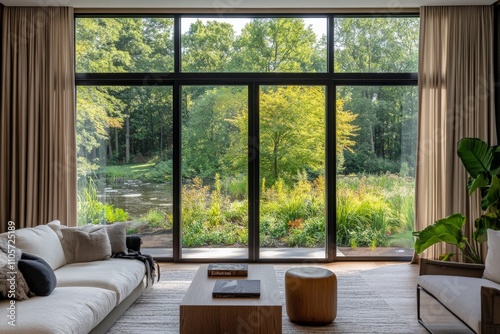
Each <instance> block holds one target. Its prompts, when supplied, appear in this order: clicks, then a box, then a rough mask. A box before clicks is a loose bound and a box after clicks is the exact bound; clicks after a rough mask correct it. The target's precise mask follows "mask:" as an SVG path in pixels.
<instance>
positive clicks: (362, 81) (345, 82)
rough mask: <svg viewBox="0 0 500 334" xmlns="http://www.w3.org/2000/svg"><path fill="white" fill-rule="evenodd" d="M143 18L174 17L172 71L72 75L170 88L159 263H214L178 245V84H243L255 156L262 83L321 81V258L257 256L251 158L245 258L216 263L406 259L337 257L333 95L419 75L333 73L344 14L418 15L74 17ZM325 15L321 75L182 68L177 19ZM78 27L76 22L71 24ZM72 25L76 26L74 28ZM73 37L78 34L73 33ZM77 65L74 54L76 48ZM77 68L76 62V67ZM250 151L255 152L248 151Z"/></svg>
mask: <svg viewBox="0 0 500 334" xmlns="http://www.w3.org/2000/svg"><path fill="white" fill-rule="evenodd" d="M85 17H92V18H106V17H109V18H116V17H124V18H146V17H162V18H173V19H174V71H173V72H168V73H161V72H145V73H75V85H76V86H142V85H145V86H171V87H172V88H173V144H174V152H173V217H174V218H173V220H174V221H173V236H174V238H173V250H172V251H173V256H172V257H158V258H157V260H161V261H174V262H193V263H200V262H213V261H214V259H206V258H200V259H191V258H189V259H186V258H182V244H181V235H182V234H181V217H180V215H181V179H182V178H181V174H182V170H181V169H182V168H181V160H182V157H181V155H182V152H181V147H182V145H181V114H182V110H181V108H182V106H181V87H182V86H184V85H202V86H204V85H207V86H208V85H210V86H223V85H240V86H241V85H243V86H247V87H248V88H247V89H248V119H249V128H248V148H249V155H250V154H255V153H254V152H257V156H258V155H259V154H258V145H257V146H256V145H255V143H258V142H259V90H260V89H259V88H260V86H261V85H322V86H325V87H326V92H327V93H326V94H327V96H326V101H325V106H326V115H325V117H326V129H325V130H326V132H325V133H326V138H325V144H326V146H325V149H326V157H325V177H326V191H325V201H326V231H325V232H326V248H325V257H324V258H321V259H319V258H318V259H311V258H273V259H268V258H266V259H261V258H259V248H260V242H259V223H260V222H259V219H260V215H259V205H260V203H259V202H260V201H259V200H260V198H259V197H260V192H259V189H260V184H259V179H260V178H259V161H258V159H255V157H253V159H249V165H248V180H249V188H248V204H249V209H248V216H249V220H248V236H249V240H248V259H245V260H242V259H217V261H220V262H262V263H266V262H268V263H271V262H273V263H276V262H280V263H293V262H298V261H300V262H315V263H322V262H334V261H339V262H340V261H409V260H411V257H407V256H370V257H367V256H359V257H358V256H357V257H351V256H346V257H337V256H336V247H337V243H336V222H335V220H336V191H335V189H336V168H335V165H336V154H335V138H336V132H335V127H336V122H335V111H336V95H337V86H367V85H370V86H417V85H418V73H416V72H414V73H345V72H343V73H336V72H334V69H333V67H334V66H333V65H334V36H333V35H334V25H333V23H334V19H335V18H337V17H338V18H345V17H353V18H359V17H419V13H418V12H415V13H398V14H390V13H384V12H380V13H369V14H367V13H355V12H353V13H339V14H336V13H325V14H315V13H311V14H309V13H308V14H281V13H276V14H247V13H241V14H220V13H215V12H214V13H199V14H196V13H186V14H157V13H151V14H143V13H141V14H120V13H116V14H110V13H106V14H78V13H77V14H75V15H74V19H75V20H76V19H78V18H85ZM183 17H196V18H214V17H217V18H250V19H252V18H281V17H282V18H326V19H327V31H326V37H327V57H326V61H327V71H326V72H322V73H312V72H308V73H289V72H287V73H264V72H262V73H253V72H241V73H231V72H222V73H221V72H211V73H190V72H182V71H181V51H182V50H181V18H183ZM75 27H76V24H75ZM75 29H76V28H75ZM75 36H76V33H75ZM75 47H76V42H75ZM75 65H76V52H75ZM75 68H76V66H75ZM252 152H253V153H252Z"/></svg>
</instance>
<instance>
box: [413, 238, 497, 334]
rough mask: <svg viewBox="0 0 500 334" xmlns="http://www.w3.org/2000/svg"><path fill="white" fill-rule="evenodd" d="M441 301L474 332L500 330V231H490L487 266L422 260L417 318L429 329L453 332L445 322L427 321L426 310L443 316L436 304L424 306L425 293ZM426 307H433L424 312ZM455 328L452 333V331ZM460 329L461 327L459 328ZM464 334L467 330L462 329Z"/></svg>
mask: <svg viewBox="0 0 500 334" xmlns="http://www.w3.org/2000/svg"><path fill="white" fill-rule="evenodd" d="M424 293H425V294H427V295H429V296H430V297H432V298H434V299H435V300H436V301H438V302H439V303H440V304H441V305H442V306H444V307H445V308H446V310H448V311H449V312H450V313H451V314H452V315H453V316H455V317H456V318H457V319H458V320H459V321H461V322H462V324H464V325H465V326H466V327H467V329H468V330H469V331H470V332H472V333H482V334H492V333H500V231H492V230H488V254H487V257H486V263H485V265H481V264H470V263H456V262H446V261H435V260H427V259H422V260H421V262H420V275H419V277H418V279H417V318H418V320H419V322H420V323H421V324H422V325H423V326H424V327H425V328H426V329H427V330H428V331H429V332H431V333H432V332H433V330H434V329H435V330H436V331H440V332H442V331H443V330H444V332H446V333H451V332H453V330H454V329H451V328H447V327H446V326H447V325H445V324H440V323H439V321H438V322H437V323H432V322H429V321H428V320H424V319H423V317H422V313H427V314H432V317H431V318H436V319H439V317H438V316H437V315H438V313H437V312H438V309H436V308H435V306H429V305H422V304H423V303H422V296H421V295H422V294H424ZM423 307H429V308H430V309H429V310H425V311H427V312H423V311H424V310H423V309H422V308H423ZM450 330H451V332H450ZM455 330H458V329H455ZM460 332H461V333H462V332H463V330H460Z"/></svg>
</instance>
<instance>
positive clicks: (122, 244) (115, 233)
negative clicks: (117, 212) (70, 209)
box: [85, 223, 127, 254]
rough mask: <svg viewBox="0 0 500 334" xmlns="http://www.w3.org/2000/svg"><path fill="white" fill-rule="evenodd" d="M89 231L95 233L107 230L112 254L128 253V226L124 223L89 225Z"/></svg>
mask: <svg viewBox="0 0 500 334" xmlns="http://www.w3.org/2000/svg"><path fill="white" fill-rule="evenodd" d="M85 228H86V229H87V230H90V231H95V230H98V229H106V231H107V232H108V237H109V242H110V243H111V253H112V254H119V253H125V254H126V253H127V226H126V225H125V224H124V223H114V224H110V225H87V226H85Z"/></svg>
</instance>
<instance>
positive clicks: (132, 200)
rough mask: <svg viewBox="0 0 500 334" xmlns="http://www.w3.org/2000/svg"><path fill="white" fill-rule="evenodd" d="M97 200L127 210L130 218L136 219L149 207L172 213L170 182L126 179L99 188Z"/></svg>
mask: <svg viewBox="0 0 500 334" xmlns="http://www.w3.org/2000/svg"><path fill="white" fill-rule="evenodd" d="M98 198H99V201H101V202H102V203H107V204H111V205H113V206H114V207H115V208H120V209H123V210H125V211H126V212H128V214H129V215H130V219H132V220H133V219H138V218H139V217H141V216H143V215H145V214H146V213H147V212H148V211H149V210H150V209H156V210H160V211H162V212H166V213H172V205H173V200H172V184H169V183H161V184H157V183H143V182H141V181H138V180H128V181H125V182H123V183H113V184H111V185H106V186H105V187H103V188H100V189H99V192H98Z"/></svg>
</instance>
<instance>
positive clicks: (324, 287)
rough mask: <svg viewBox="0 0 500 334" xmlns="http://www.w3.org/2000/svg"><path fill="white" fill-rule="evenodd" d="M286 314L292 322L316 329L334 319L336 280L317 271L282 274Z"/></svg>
mask: <svg viewBox="0 0 500 334" xmlns="http://www.w3.org/2000/svg"><path fill="white" fill-rule="evenodd" d="M285 299H286V313H287V314H288V317H289V318H290V320H291V321H292V322H295V323H297V324H300V325H310V326H320V325H326V324H329V323H331V322H332V321H333V320H334V319H335V317H336V316H337V276H335V274H334V273H332V272H331V271H330V270H327V269H324V268H320V267H298V268H292V269H290V270H288V271H287V272H286V274H285Z"/></svg>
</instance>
